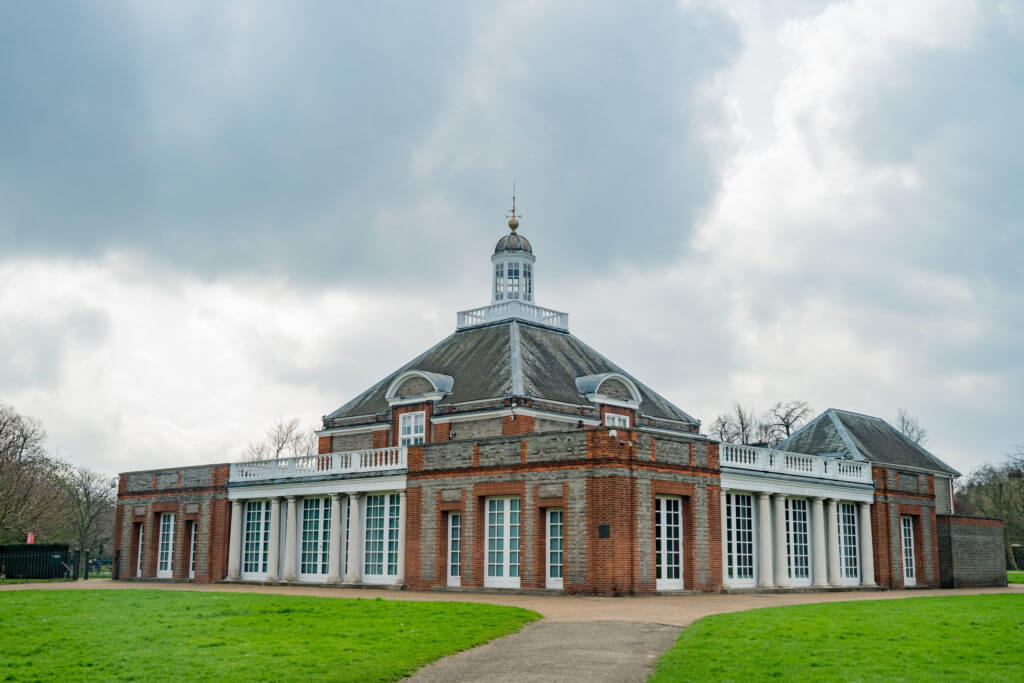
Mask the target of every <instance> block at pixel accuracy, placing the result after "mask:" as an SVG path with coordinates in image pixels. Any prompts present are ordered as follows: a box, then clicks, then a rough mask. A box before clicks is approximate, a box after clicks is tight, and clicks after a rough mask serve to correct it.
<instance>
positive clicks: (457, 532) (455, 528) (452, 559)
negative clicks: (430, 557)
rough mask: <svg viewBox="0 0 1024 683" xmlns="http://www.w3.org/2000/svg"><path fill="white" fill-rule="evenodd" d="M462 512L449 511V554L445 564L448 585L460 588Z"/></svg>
mask: <svg viewBox="0 0 1024 683" xmlns="http://www.w3.org/2000/svg"><path fill="white" fill-rule="evenodd" d="M463 552H464V551H463V548H462V513H461V512H456V511H453V512H449V513H448V554H447V561H446V562H445V564H446V565H447V567H448V585H449V586H452V587H453V588H458V587H459V586H461V585H462V561H463Z"/></svg>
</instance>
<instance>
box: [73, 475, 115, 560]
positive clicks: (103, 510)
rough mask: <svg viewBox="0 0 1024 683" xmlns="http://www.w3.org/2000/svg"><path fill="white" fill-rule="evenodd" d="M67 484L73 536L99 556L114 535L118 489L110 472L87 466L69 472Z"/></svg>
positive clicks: (83, 558)
mask: <svg viewBox="0 0 1024 683" xmlns="http://www.w3.org/2000/svg"><path fill="white" fill-rule="evenodd" d="M64 487H65V509H66V510H67V522H68V537H69V540H71V541H72V544H73V545H74V546H75V547H77V548H80V549H81V550H82V551H85V550H89V551H90V552H91V553H92V555H93V556H94V557H95V556H97V555H99V554H100V553H101V551H102V549H103V546H104V545H105V544H106V543H109V542H110V539H111V537H112V536H113V533H114V510H115V506H116V504H117V492H116V490H115V489H113V488H111V486H110V478H109V477H108V476H106V475H103V474H100V473H99V472H95V471H93V470H90V469H88V468H86V467H79V468H77V469H73V470H71V471H70V472H68V474H67V476H66V478H65V479H64ZM82 561H83V562H84V561H85V553H84V552H83V553H82Z"/></svg>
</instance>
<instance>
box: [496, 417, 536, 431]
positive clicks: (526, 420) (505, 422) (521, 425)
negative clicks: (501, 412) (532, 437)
mask: <svg viewBox="0 0 1024 683" xmlns="http://www.w3.org/2000/svg"><path fill="white" fill-rule="evenodd" d="M512 418H513V416H512V415H506V416H505V417H503V418H501V433H502V435H504V436H514V435H517V434H532V433H533V432H534V431H536V429H534V423H533V417H532V416H530V415H516V416H515V419H512Z"/></svg>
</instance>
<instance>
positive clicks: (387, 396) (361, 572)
mask: <svg viewBox="0 0 1024 683" xmlns="http://www.w3.org/2000/svg"><path fill="white" fill-rule="evenodd" d="M509 226H510V228H511V232H510V233H509V234H508V235H506V236H504V237H503V238H502V239H501V240H500V241H499V242H498V244H497V246H496V248H495V250H494V254H493V255H492V257H491V261H492V273H493V279H492V291H491V298H492V300H491V303H490V305H487V306H482V307H480V308H476V309H472V310H468V311H462V312H460V313H459V314H458V317H457V326H456V329H455V331H454V332H453V333H452V334H451V335H450V336H448V337H446V338H445V339H443V340H441V341H440V342H439V343H438V344H436V345H435V346H433V347H432V348H430V349H428V350H427V351H425V352H424V353H423V354H421V355H420V356H418V357H416V358H415V359H413V360H412V361H410V362H409V363H406V364H405V365H404V366H402V367H400V368H398V369H397V370H395V371H394V372H392V373H391V374H389V375H388V376H386V377H385V378H384V379H382V380H381V381H380V382H378V383H377V384H375V385H374V386H372V387H370V388H369V389H367V390H366V391H364V392H363V393H362V394H360V395H359V396H356V397H355V398H354V399H352V400H351V401H349V402H348V403H346V404H345V405H343V406H342V407H340V408H338V409H337V410H335V411H334V412H332V413H330V414H328V415H326V416H324V418H323V425H322V429H321V430H320V431H319V432H318V436H319V454H318V455H315V456H309V457H302V458H290V459H282V460H271V461H261V462H248V463H232V464H223V465H211V466H205V467H188V468H181V469H168V470H157V471H146V472H130V473H125V474H122V475H121V478H120V488H119V494H118V498H119V500H118V511H117V529H116V539H115V546H116V548H117V550H118V565H117V570H118V576H119V578H122V579H170V580H195V581H218V580H228V581H253V582H286V583H287V582H313V583H323V584H337V585H354V584H371V585H373V584H378V585H391V586H398V587H401V586H406V587H408V588H411V589H418V590H427V589H446V590H462V589H484V588H494V589H511V590H515V589H521V590H525V589H532V590H554V591H565V592H585V593H601V594H635V593H652V592H674V591H688V590H698V591H718V590H723V589H729V590H758V589H760V590H768V589H771V590H780V589H781V590H793V589H800V588H805V587H806V588H810V587H817V588H836V589H838V588H844V587H845V588H852V587H865V586H866V587H875V586H881V587H885V588H899V587H904V586H911V585H917V586H936V585H939V584H940V582H941V583H942V584H943V585H953V584H956V583H959V584H961V585H964V584H969V583H975V584H977V583H999V582H1001V581H1002V582H1005V575H1001V578H1000V576H997V575H996V574H995V573H994V572H993V571H992V568H993V566H994V565H993V564H992V561H990V560H991V558H998V559H999V560H1001V558H1002V557H1003V548H1002V537H1001V534H999V533H992V532H991V531H990V530H991V529H995V532H999V531H1000V528H999V524H1000V523H999V522H998V521H993V520H973V519H968V518H963V517H957V516H956V515H955V514H954V510H953V500H952V495H951V492H952V480H953V478H954V477H956V476H958V474H957V472H955V471H954V470H952V469H951V468H950V467H949V466H947V465H945V464H944V463H943V462H941V461H940V460H939V459H937V458H935V457H934V456H933V455H931V454H930V453H928V452H927V451H925V450H924V449H922V448H920V447H919V446H916V445H914V444H912V443H911V442H909V441H908V440H907V439H905V438H904V437H903V436H902V435H901V434H900V433H899V432H898V431H896V430H895V429H894V428H892V427H891V426H890V425H888V424H887V423H885V422H884V421H883V420H880V419H878V418H872V417H868V416H864V415H858V414H856V413H850V412H846V411H838V410H829V411H826V412H825V413H823V414H822V415H820V416H819V417H817V418H815V419H814V420H813V421H812V422H811V423H810V424H808V425H807V426H806V427H805V428H804V429H802V430H800V431H799V432H797V433H796V434H794V435H793V436H792V437H791V438H790V439H789V440H788V441H787V442H785V443H784V444H783V445H782V446H781V447H780V448H779V449H766V448H757V447H753V446H745V445H739V444H728V443H719V442H717V441H715V440H714V439H711V438H709V437H708V436H706V435H703V434H701V433H700V422H699V421H698V420H696V419H694V418H693V417H691V416H690V415H689V414H687V413H686V412H684V411H683V410H680V409H679V408H678V407H676V406H675V405H673V404H672V403H671V402H670V401H668V400H667V399H665V398H664V397H662V396H660V395H659V394H657V393H656V392H655V391H654V390H653V389H651V388H650V387H648V386H647V385H645V384H644V383H642V382H641V381H640V380H638V379H637V378H635V377H633V376H632V375H630V374H629V373H628V372H626V371H625V370H624V369H622V368H621V367H619V366H617V365H615V364H614V363H612V362H611V361H609V360H608V359H606V358H605V357H604V356H602V355H601V354H599V353H598V352H596V351H595V350H593V349H592V348H590V347H589V346H587V345H586V344H584V343H583V342H582V341H580V340H579V339H577V338H576V337H575V336H573V335H572V334H571V333H570V332H569V324H568V315H567V314H565V313H561V312H559V311H554V310H551V309H547V308H542V307H540V306H537V305H536V304H535V303H534V285H535V282H534V265H535V261H536V258H535V256H534V254H533V250H532V248H531V246H530V243H529V242H528V241H527V240H526V238H524V237H523V236H522V235H520V234H518V232H517V228H518V221H517V220H516V219H515V218H513V219H512V220H511V221H510V222H509ZM979 529H980V530H981V531H979ZM968 546H969V547H970V550H969V551H967V552H965V551H964V548H966V547H968ZM990 556H991V557H990Z"/></svg>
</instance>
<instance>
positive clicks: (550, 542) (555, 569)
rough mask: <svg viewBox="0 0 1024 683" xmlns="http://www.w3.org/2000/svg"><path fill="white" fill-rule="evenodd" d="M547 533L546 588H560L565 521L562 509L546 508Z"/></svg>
mask: <svg viewBox="0 0 1024 683" xmlns="http://www.w3.org/2000/svg"><path fill="white" fill-rule="evenodd" d="M547 515H548V524H547V527H548V533H547V568H548V571H547V582H546V584H545V585H547V587H548V588H561V587H562V562H563V556H564V555H563V549H562V542H563V540H564V537H565V521H564V518H563V516H562V508H548V512H547Z"/></svg>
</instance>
